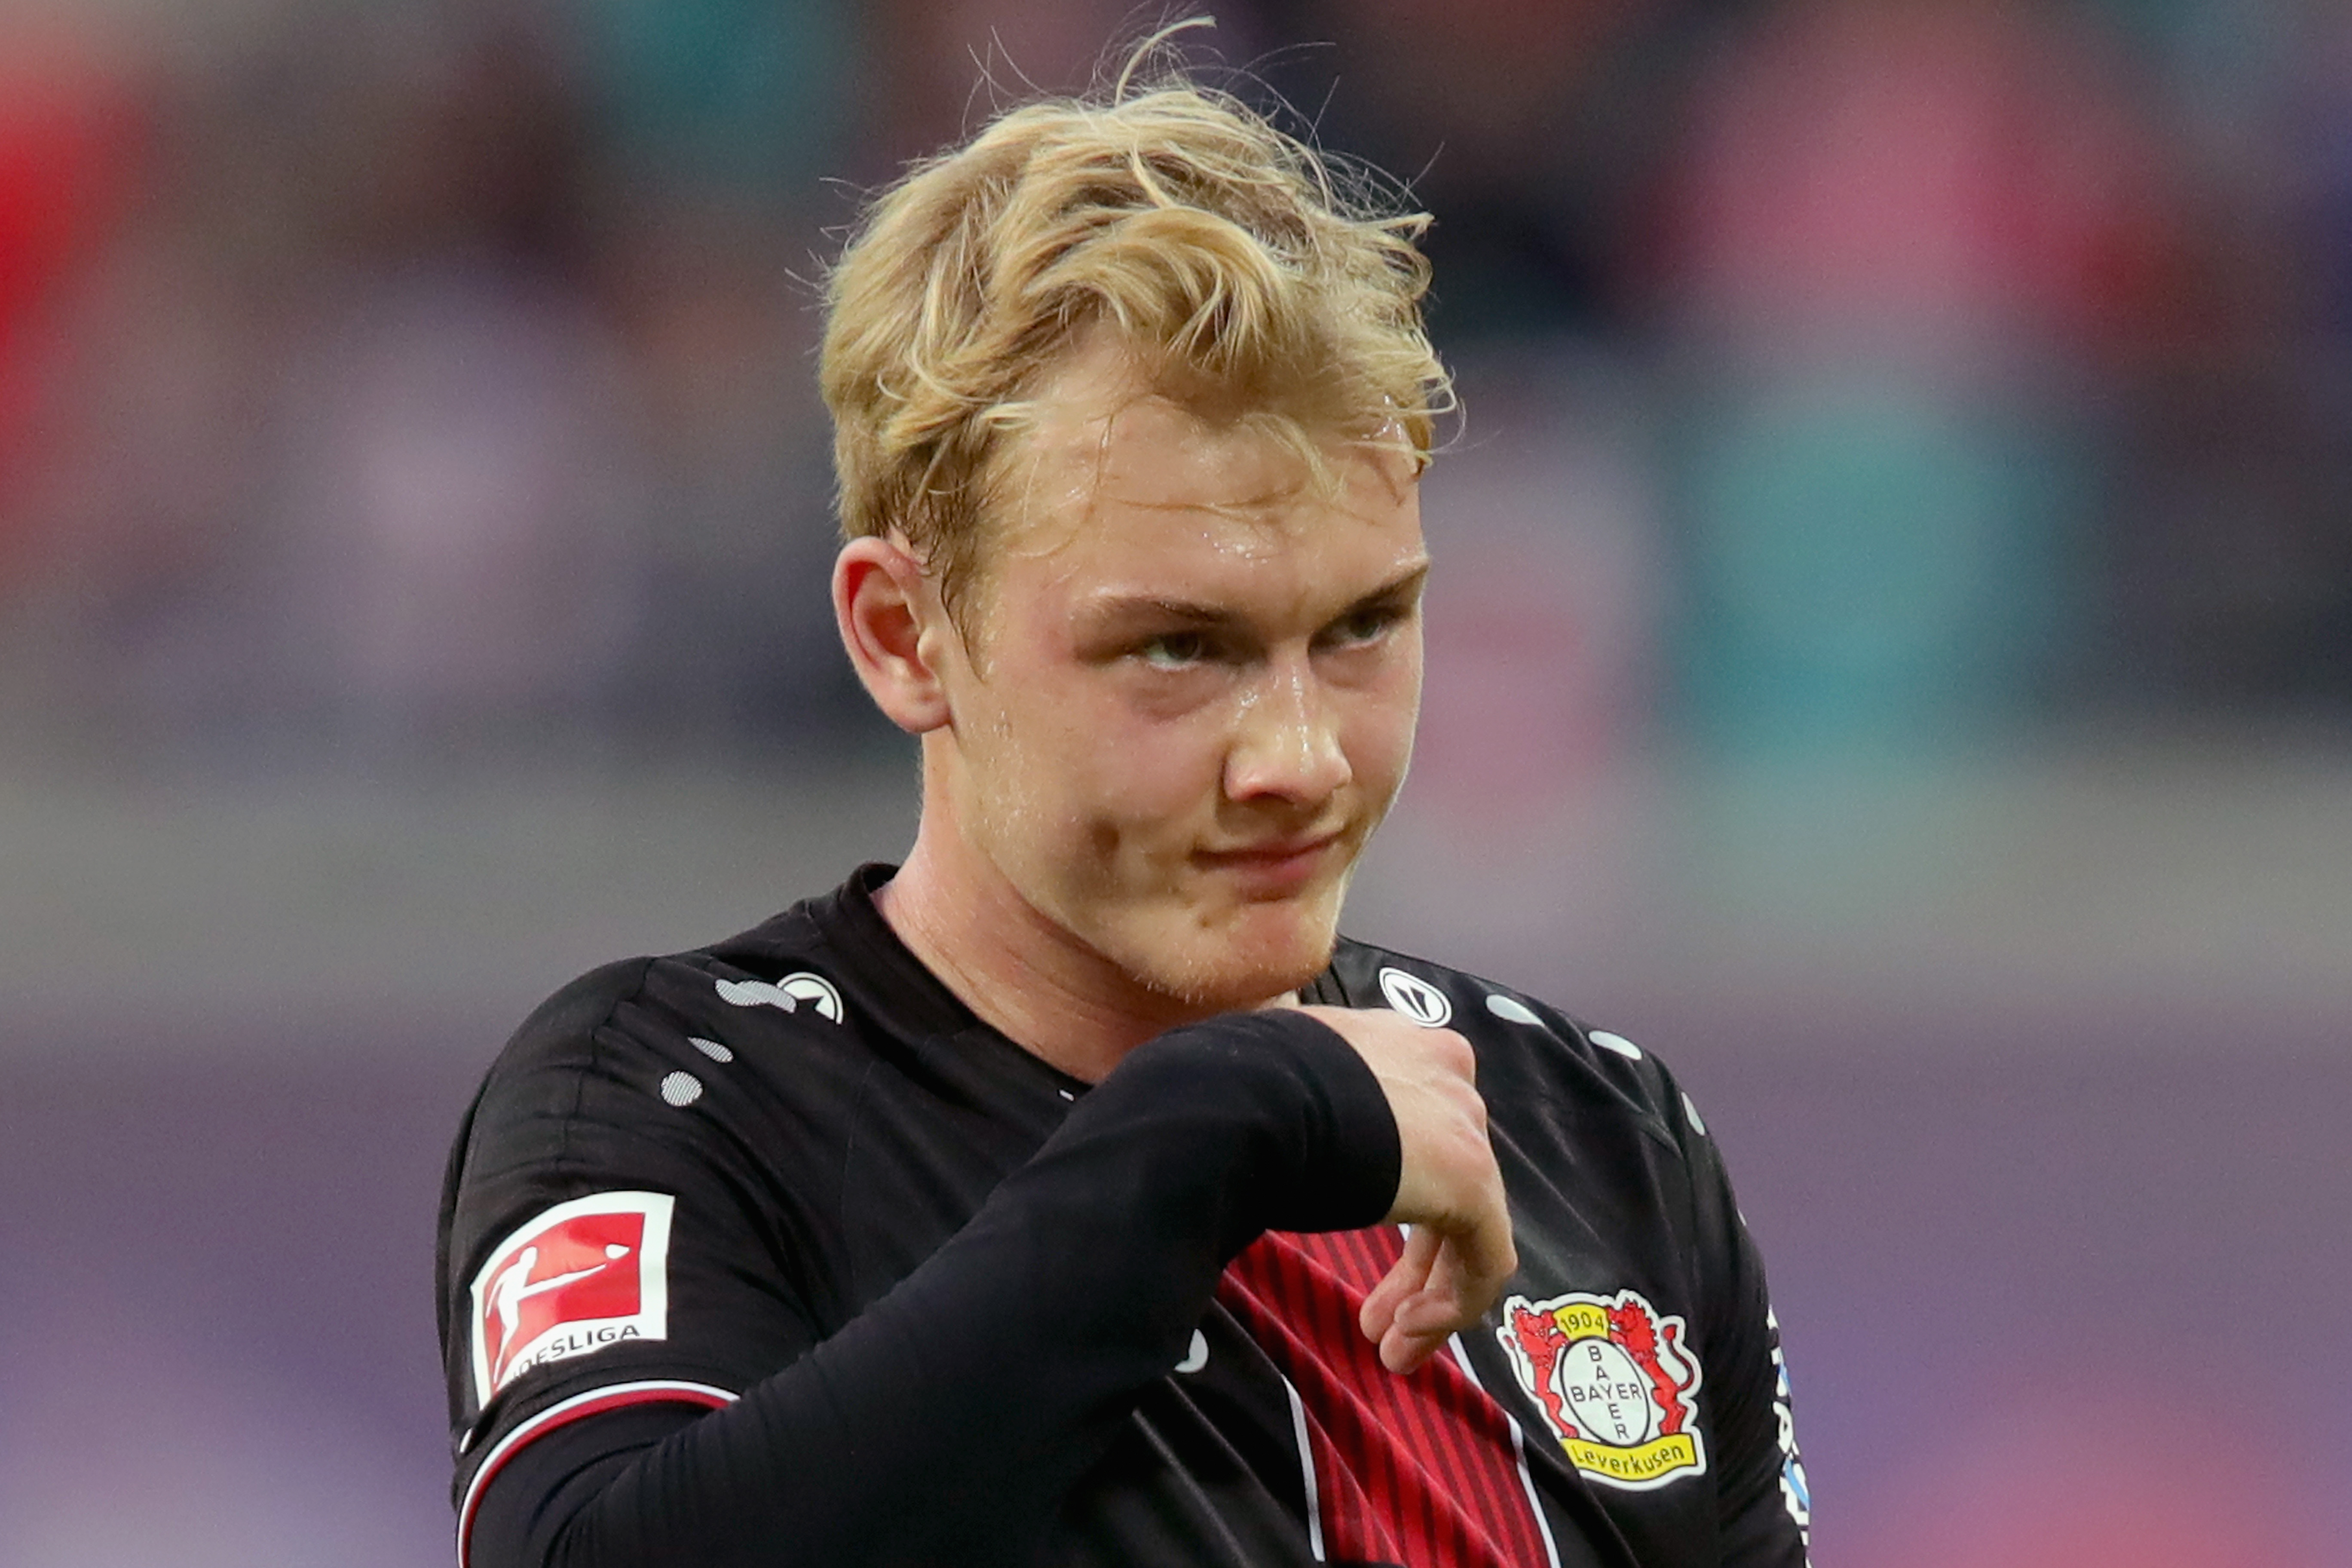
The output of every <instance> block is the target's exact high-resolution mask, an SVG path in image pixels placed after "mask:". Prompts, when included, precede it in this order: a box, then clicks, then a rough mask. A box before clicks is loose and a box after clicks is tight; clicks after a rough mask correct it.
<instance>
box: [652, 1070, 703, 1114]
mask: <svg viewBox="0 0 2352 1568" xmlns="http://www.w3.org/2000/svg"><path fill="white" fill-rule="evenodd" d="M661 1097H662V1098H663V1099H664V1100H667V1101H668V1102H669V1103H670V1104H672V1105H675V1106H677V1107H679V1108H680V1109H681V1110H682V1109H684V1108H685V1107H687V1106H689V1105H692V1104H693V1103H694V1102H695V1101H696V1100H700V1099H701V1098H702V1080H701V1079H698V1078H697V1077H695V1076H694V1075H693V1074H692V1073H690V1072H674V1073H672V1074H670V1075H669V1076H668V1077H667V1078H666V1079H662V1080H661Z"/></svg>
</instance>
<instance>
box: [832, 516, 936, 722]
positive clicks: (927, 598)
mask: <svg viewBox="0 0 2352 1568" xmlns="http://www.w3.org/2000/svg"><path fill="white" fill-rule="evenodd" d="M833 615H834V619H835V622H836V623H838V624H839V626H840V627H841V644H842V647H845V648H847V649H848V650H849V662H850V663H851V664H852V665H854V666H856V669H857V679H860V680H862V681H864V682H865V683H866V694H867V695H868V696H870V697H872V698H873V699H874V704H875V706H876V707H877V708H879V709H881V710H882V711H883V713H884V715H885V716H886V717H887V718H888V719H889V721H890V722H892V723H893V724H896V725H898V728H900V729H901V730H904V731H907V732H908V734H910V735H920V734H923V733H925V732H927V731H932V730H936V729H939V728H940V726H942V725H944V724H946V723H947V722H948V721H949V719H950V717H951V714H950V710H949V706H948V700H947V689H946V687H945V686H944V685H943V684H942V683H941V681H940V668H939V667H940V661H941V659H942V658H945V657H947V656H948V654H949V650H950V645H951V643H952V639H953V637H954V636H955V632H954V628H953V627H952V626H950V625H949V624H948V620H947V614H946V611H945V609H944V607H943V606H942V605H940V596H939V594H938V592H937V591H936V590H935V589H934V588H933V587H932V585H931V584H930V583H929V581H928V580H927V579H926V578H925V577H924V575H923V565H922V563H921V561H919V559H918V558H917V557H916V555H915V552H913V551H911V550H909V549H908V548H907V546H906V544H905V542H903V541H901V540H898V539H896V538H887V539H877V538H870V537H869V538H863V539H853V540H851V541H850V542H848V543H846V544H845V545H843V546H842V547H841V554H840V556H839V557H838V558H837V559H835V562H834V563H833Z"/></svg>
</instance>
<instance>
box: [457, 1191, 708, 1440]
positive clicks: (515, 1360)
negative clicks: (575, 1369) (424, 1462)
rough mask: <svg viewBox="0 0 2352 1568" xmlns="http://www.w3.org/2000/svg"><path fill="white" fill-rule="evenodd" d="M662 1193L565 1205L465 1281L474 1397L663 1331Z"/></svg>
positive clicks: (666, 1217)
mask: <svg viewBox="0 0 2352 1568" xmlns="http://www.w3.org/2000/svg"><path fill="white" fill-rule="evenodd" d="M675 1201H676V1200H674V1199H673V1198H671V1196H670V1195H669V1194H667V1193H597V1194H593V1195H592V1196H589V1197H584V1198H574V1199H573V1200H572V1202H570V1203H567V1204H558V1205H555V1206H554V1207H553V1208H551V1209H549V1210H548V1211H547V1212H546V1213H544V1214H542V1215H540V1216H539V1217H538V1218H537V1219H535V1220H532V1221H531V1222H530V1224H529V1225H526V1226H523V1227H522V1228H521V1229H520V1230H518V1231H516V1232H515V1233H514V1234H513V1235H512V1236H510V1237H508V1238H507V1239H506V1241H505V1242H504V1243H502V1244H501V1245H500V1246H499V1248H498V1250H497V1251H495V1252H493V1253H491V1254H490V1259H489V1261H488V1262H487V1263H485V1264H483V1265H482V1268H481V1272H480V1273H478V1274H477V1275H475V1276H474V1313H473V1319H474V1325H473V1327H474V1343H473V1352H474V1354H473V1365H474V1397H475V1399H476V1401H477V1402H478V1403H479V1404H482V1405H488V1403H489V1402H490V1396H491V1395H492V1394H496V1393H497V1392H498V1391H499V1389H501V1388H504V1387H505V1386H506V1385H507V1384H509V1383H510V1382H512V1381H513V1380H514V1379H515V1378H516V1377H518V1376H520V1374H522V1373H525V1372H528V1371H529V1370H530V1369H531V1368H532V1367H535V1366H543V1365H545V1364H546V1363H549V1362H554V1361H562V1360H564V1359H566V1358H568V1357H571V1356H576V1355H586V1354H588V1353H589V1352H592V1351H599V1350H603V1349H604V1348H605V1347H606V1346H607V1345H614V1344H619V1343H621V1342H624V1341H625V1340H658V1339H663V1338H666V1337H667V1334H668V1330H669V1277H668V1269H667V1261H668V1258H669V1222H670V1209H671V1206H672V1205H673V1204H674V1202H675Z"/></svg>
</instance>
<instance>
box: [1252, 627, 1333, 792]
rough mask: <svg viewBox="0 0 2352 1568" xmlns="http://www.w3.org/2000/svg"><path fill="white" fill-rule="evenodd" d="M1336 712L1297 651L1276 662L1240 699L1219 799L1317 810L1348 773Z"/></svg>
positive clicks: (1306, 659) (1310, 663)
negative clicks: (1270, 801) (1269, 801)
mask: <svg viewBox="0 0 2352 1568" xmlns="http://www.w3.org/2000/svg"><path fill="white" fill-rule="evenodd" d="M1353 774H1354V770H1353V769H1352V768H1351V767H1350V765H1349V762H1348V753H1347V750H1346V748H1345V747H1343V746H1342V745H1341V744H1340V743H1339V714H1338V712H1337V710H1336V709H1335V707H1334V705H1333V704H1332V702H1331V701H1330V700H1329V693H1328V692H1326V691H1325V690H1324V689H1323V688H1322V683H1321V682H1320V681H1319V680H1318V679H1316V674H1315V668H1314V664H1313V660H1312V659H1311V658H1309V657H1308V656H1307V655H1306V654H1304V653H1302V654H1300V655H1299V656H1298V657H1297V658H1292V659H1282V660H1276V661H1273V662H1272V663H1270V664H1269V665H1268V667H1267V668H1266V672H1265V679H1261V680H1259V681H1256V682H1255V683H1253V684H1252V685H1251V687H1250V689H1248V690H1247V691H1245V692H1244V694H1243V698H1242V712H1241V715H1240V718H1239V720H1238V722H1237V723H1236V725H1235V728H1234V742H1233V746H1232V749H1231V750H1230V751H1229V752H1227V753H1226V757H1225V794H1226V795H1227V796H1228V797H1229V798H1231V799H1234V800H1237V801H1246V800H1263V799H1269V798H1271V799H1278V800H1286V801H1290V802H1293V803H1295V804H1297V805H1320V804H1321V803H1322V802H1323V801H1325V800H1327V799H1328V798H1329V797H1330V796H1331V795H1333V794H1334V793H1335V792H1336V791H1338V790H1339V787H1340V786H1341V785H1343V784H1346V783H1347V782H1348V781H1349V778H1351V777H1352V776H1353Z"/></svg>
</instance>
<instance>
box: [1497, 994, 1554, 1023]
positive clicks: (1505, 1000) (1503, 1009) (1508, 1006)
mask: <svg viewBox="0 0 2352 1568" xmlns="http://www.w3.org/2000/svg"><path fill="white" fill-rule="evenodd" d="M1486 1011H1488V1012H1489V1013H1492V1014H1493V1015H1495V1016H1496V1017H1497V1018H1501V1019H1503V1020H1504V1021H1505V1022H1507V1023H1512V1024H1533V1025H1535V1026H1537V1027H1538V1028H1540V1027H1542V1026H1543V1020H1542V1019H1541V1018H1538V1017H1537V1016H1535V1012H1534V1010H1533V1009H1531V1008H1530V1007H1528V1005H1527V1004H1526V1003H1524V1002H1522V1001H1520V1000H1519V999H1518V998H1517V997H1516V996H1506V995H1504V994H1502V993H1501V992H1499V991H1489V992H1487V993H1486Z"/></svg>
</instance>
